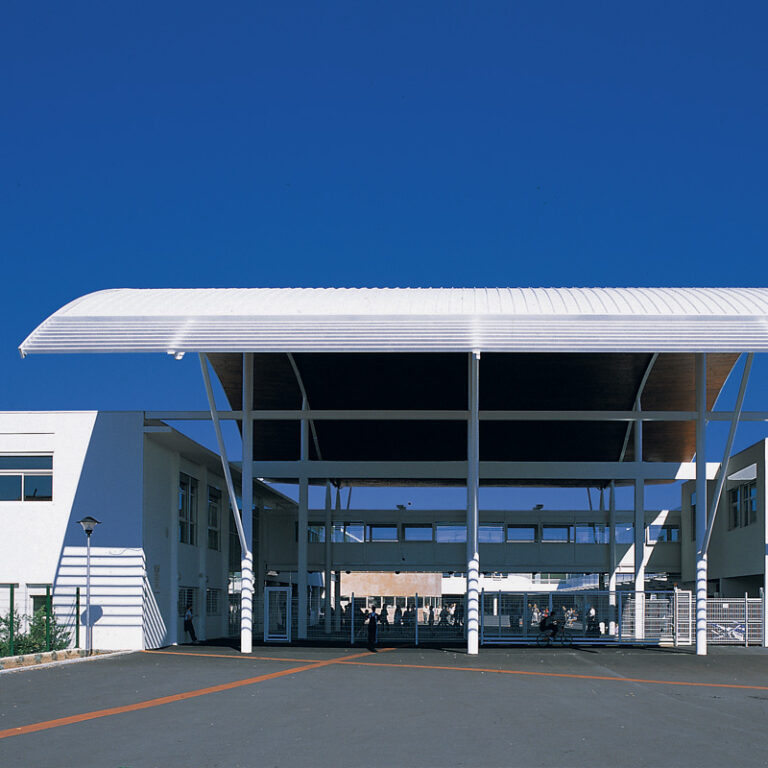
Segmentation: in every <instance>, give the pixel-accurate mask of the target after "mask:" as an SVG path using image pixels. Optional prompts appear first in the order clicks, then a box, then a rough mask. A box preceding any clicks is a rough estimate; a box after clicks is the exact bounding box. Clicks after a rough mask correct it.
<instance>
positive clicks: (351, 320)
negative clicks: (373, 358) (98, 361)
mask: <svg viewBox="0 0 768 768" xmlns="http://www.w3.org/2000/svg"><path fill="white" fill-rule="evenodd" d="M20 349H21V352H22V354H30V353H42V352H85V351H88V352H115V351H121V352H130V351H135V352H150V351H152V352H165V351H168V350H174V351H207V352H215V351H254V352H255V351H298V350H302V351H310V350H313V349H314V350H318V351H322V350H326V351H384V350H387V351H395V350H402V351H467V350H472V349H481V350H485V351H510V352H512V351H574V352H578V351H659V352H660V351H669V352H692V351H729V352H736V351H761V350H766V349H768V289H766V288H559V289H547V288H523V289H521V288H499V289H472V288H470V289H445V288H435V289H432V288H410V289H399V288H383V289H368V288H341V289H332V288H274V289H270V288H233V289H114V290H109V291H100V292H98V293H93V294H89V295H87V296H83V297H81V298H79V299H76V300H75V301H72V302H70V303H69V304H67V305H66V306H64V307H62V308H61V309H59V310H58V311H57V312H55V313H54V314H53V315H51V316H50V317H49V318H47V319H46V320H45V321H44V322H43V323H41V325H40V326H39V327H38V328H36V329H35V330H34V331H33V332H32V333H31V334H30V335H29V337H28V338H27V339H26V340H25V341H24V343H23V344H22V345H21V348H20Z"/></svg>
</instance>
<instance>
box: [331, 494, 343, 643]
mask: <svg viewBox="0 0 768 768" xmlns="http://www.w3.org/2000/svg"><path fill="white" fill-rule="evenodd" d="M336 512H341V486H336ZM331 536H333V525H331ZM333 599H334V612H335V614H336V622H335V623H336V626H335V627H334V629H335V630H336V632H340V631H341V571H338V570H337V571H336V576H335V583H334V590H333Z"/></svg>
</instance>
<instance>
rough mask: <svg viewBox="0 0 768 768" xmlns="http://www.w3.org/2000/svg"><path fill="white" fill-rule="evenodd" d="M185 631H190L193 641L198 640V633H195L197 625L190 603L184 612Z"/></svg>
mask: <svg viewBox="0 0 768 768" xmlns="http://www.w3.org/2000/svg"><path fill="white" fill-rule="evenodd" d="M184 631H185V632H187V633H189V636H190V637H191V638H192V642H193V643H196V642H197V635H196V634H195V625H194V624H193V623H192V606H191V605H188V606H187V610H186V612H185V613H184Z"/></svg>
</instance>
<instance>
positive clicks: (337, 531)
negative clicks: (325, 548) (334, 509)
mask: <svg viewBox="0 0 768 768" xmlns="http://www.w3.org/2000/svg"><path fill="white" fill-rule="evenodd" d="M331 541H333V542H334V543H336V544H343V543H344V523H334V524H333V532H332V533H331Z"/></svg>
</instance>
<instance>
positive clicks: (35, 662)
mask: <svg viewBox="0 0 768 768" xmlns="http://www.w3.org/2000/svg"><path fill="white" fill-rule="evenodd" d="M112 653H113V651H93V652H92V653H91V655H90V656H88V655H87V654H86V651H85V650H83V649H82V648H67V649H65V650H62V651H45V652H42V653H26V654H24V655H23V656H2V657H0V672H10V671H12V670H16V669H25V668H29V667H37V666H40V665H41V664H46V665H47V664H51V663H53V662H56V661H76V660H80V659H92V658H96V657H98V656H103V655H111V654H112ZM117 653H124V651H117Z"/></svg>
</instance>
